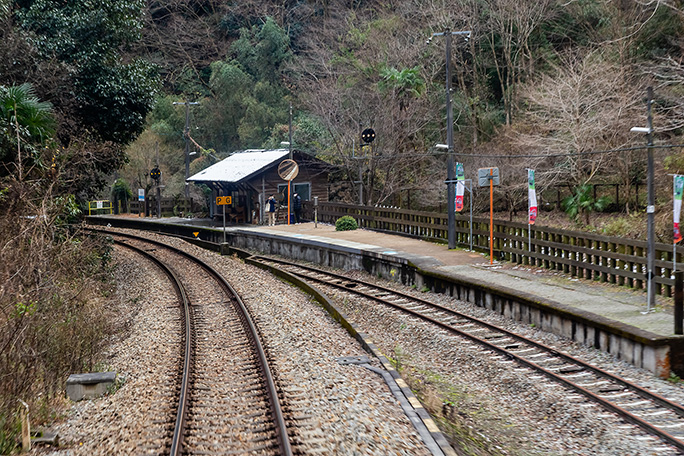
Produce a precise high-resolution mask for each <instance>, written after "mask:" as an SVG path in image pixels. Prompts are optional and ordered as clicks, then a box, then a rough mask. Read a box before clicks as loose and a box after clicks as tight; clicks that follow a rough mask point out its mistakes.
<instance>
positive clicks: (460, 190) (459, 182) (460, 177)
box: [456, 163, 465, 212]
mask: <svg viewBox="0 0 684 456" xmlns="http://www.w3.org/2000/svg"><path fill="white" fill-rule="evenodd" d="M464 193H465V173H464V171H463V163H456V212H461V211H462V210H463V194H464Z"/></svg>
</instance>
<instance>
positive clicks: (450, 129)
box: [427, 30, 471, 249]
mask: <svg viewBox="0 0 684 456" xmlns="http://www.w3.org/2000/svg"><path fill="white" fill-rule="evenodd" d="M454 35H463V36H465V37H466V40H467V39H468V38H470V35H471V31H470V30H464V31H459V32H452V31H449V30H446V31H444V32H440V33H433V34H432V35H431V36H430V38H428V40H427V44H430V42H431V41H432V39H433V38H434V37H436V36H444V37H445V38H446V83H445V87H446V111H447V180H446V184H447V212H448V214H447V220H448V226H447V230H448V234H447V236H448V241H449V242H448V244H449V249H454V248H456V203H455V199H456V186H455V179H456V176H455V175H454V174H455V173H454V119H453V113H452V109H451V37H452V36H454Z"/></svg>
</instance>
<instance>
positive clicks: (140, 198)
mask: <svg viewBox="0 0 684 456" xmlns="http://www.w3.org/2000/svg"><path fill="white" fill-rule="evenodd" d="M138 201H145V189H144V188H139V189H138Z"/></svg>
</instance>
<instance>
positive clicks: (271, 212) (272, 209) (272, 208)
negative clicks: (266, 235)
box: [266, 195, 276, 226]
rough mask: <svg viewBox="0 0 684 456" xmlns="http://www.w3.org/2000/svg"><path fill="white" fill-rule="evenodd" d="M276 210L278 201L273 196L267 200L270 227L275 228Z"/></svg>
mask: <svg viewBox="0 0 684 456" xmlns="http://www.w3.org/2000/svg"><path fill="white" fill-rule="evenodd" d="M275 210H276V199H275V197H274V196H273V195H271V196H269V197H268V199H267V200H266V212H267V213H268V226H275V224H276V219H275V216H276V214H275Z"/></svg>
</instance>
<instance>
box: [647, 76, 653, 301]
mask: <svg viewBox="0 0 684 456" xmlns="http://www.w3.org/2000/svg"><path fill="white" fill-rule="evenodd" d="M646 94H647V95H646V96H647V98H648V99H647V100H646V111H647V122H648V124H647V128H648V133H647V134H646V138H647V144H648V206H647V207H646V213H647V215H648V259H647V262H648V267H647V269H648V282H647V283H648V286H647V290H646V292H647V294H648V306H647V308H646V311H647V312H650V311H651V308H652V307H651V306H653V305H654V304H655V284H654V283H653V278H654V277H653V274H654V272H655V271H654V270H655V182H654V176H653V116H652V113H651V111H652V109H651V105H652V104H653V87H649V88H648V89H647V90H646Z"/></svg>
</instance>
